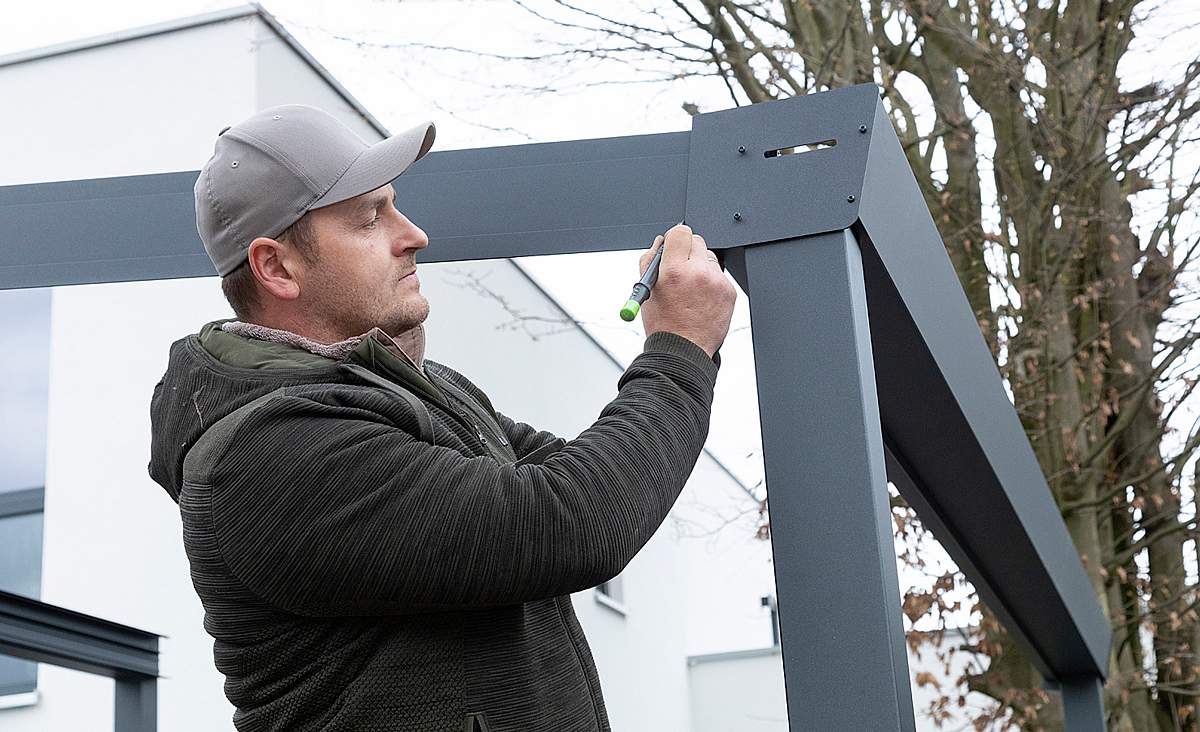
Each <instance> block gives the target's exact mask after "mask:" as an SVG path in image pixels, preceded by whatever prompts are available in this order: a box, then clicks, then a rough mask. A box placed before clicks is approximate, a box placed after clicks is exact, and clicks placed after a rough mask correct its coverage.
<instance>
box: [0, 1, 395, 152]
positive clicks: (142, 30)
mask: <svg viewBox="0 0 1200 732" xmlns="http://www.w3.org/2000/svg"><path fill="white" fill-rule="evenodd" d="M250 16H258V17H259V18H260V19H261V20H262V21H263V22H264V23H266V25H267V27H268V28H270V29H271V30H272V31H273V32H274V33H275V35H277V36H279V37H280V38H281V39H282V40H283V42H284V43H286V44H288V47H290V48H291V49H292V51H293V52H295V54H296V55H297V56H299V57H300V58H301V59H303V60H304V62H305V63H306V64H308V65H309V67H311V68H312V70H313V71H314V72H316V74H317V75H318V76H320V77H321V79H322V80H323V81H324V82H325V83H326V84H328V85H329V87H330V88H331V89H333V91H334V92H335V93H336V94H337V95H338V96H339V97H341V98H342V100H343V101H345V102H346V103H347V104H349V105H350V107H351V108H352V109H353V110H354V111H355V112H357V113H358V114H359V115H360V116H361V117H362V118H363V120H364V121H365V122H366V123H367V124H368V125H370V126H371V127H372V128H373V129H374V130H375V131H376V132H378V133H379V134H380V135H382V136H383V137H391V133H390V132H389V131H388V129H387V128H386V127H384V126H383V123H381V122H380V121H379V120H378V119H376V118H375V116H374V115H372V114H371V113H370V112H368V111H367V108H366V107H364V106H363V105H362V104H361V103H360V102H359V101H358V100H357V99H355V98H354V95H352V94H351V93H350V92H349V91H347V90H346V88H345V87H344V86H342V85H341V83H340V82H339V81H338V80H337V79H335V78H334V77H333V74H331V73H329V71H328V70H327V69H326V68H325V67H324V66H322V65H321V64H320V63H319V62H318V61H317V60H316V58H314V57H313V55H312V54H311V53H309V52H308V49H306V48H305V47H304V46H302V45H300V42H299V41H297V40H296V39H295V37H294V36H292V34H291V33H289V32H288V31H287V29H286V28H284V27H283V24H282V23H280V22H279V20H278V19H276V17H275V16H274V15H271V13H269V12H268V11H267V10H266V9H265V8H263V6H262V5H260V4H258V3H247V4H245V5H238V6H235V7H231V8H225V9H224V10H214V11H212V12H209V13H201V14H199V15H189V16H187V17H183V18H175V19H173V20H167V21H163V22H160V23H151V24H150V25H143V26H138V27H136V28H128V29H125V30H120V31H114V32H112V33H102V34H100V35H96V36H88V37H86V38H79V39H76V40H74V41H66V42H65V43H56V44H54V45H51V46H42V47H41V48H31V49H27V50H24V51H17V52H16V53H10V54H6V55H3V56H0V68H4V67H6V66H16V65H18V64H23V63H28V62H30V61H41V60H44V59H48V58H54V57H55V56H63V55H66V54H68V53H75V52H77V51H88V50H91V49H94V48H103V47H105V46H112V45H115V44H118V43H125V42H126V41H136V40H141V39H144V38H151V37H153V36H159V35H163V34H166V33H174V32H176V31H181V30H190V29H193V28H200V27H203V26H206V25H213V24H215V23H224V22H226V21H230V20H237V19H239V18H247V17H250Z"/></svg>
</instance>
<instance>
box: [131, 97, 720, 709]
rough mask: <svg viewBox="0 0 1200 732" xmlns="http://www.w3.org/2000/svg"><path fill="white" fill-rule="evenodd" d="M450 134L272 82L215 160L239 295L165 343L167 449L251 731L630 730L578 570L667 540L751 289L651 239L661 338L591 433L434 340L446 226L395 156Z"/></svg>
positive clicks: (695, 253)
mask: <svg viewBox="0 0 1200 732" xmlns="http://www.w3.org/2000/svg"><path fill="white" fill-rule="evenodd" d="M433 139H434V128H433V125H431V124H424V125H419V126H418V127H415V128H413V129H410V130H408V131H406V132H403V133H401V134H399V135H396V136H394V137H391V138H389V139H387V140H384V141H382V142H379V143H376V144H375V145H372V146H368V145H366V144H364V143H363V142H362V141H361V140H359V139H358V138H357V137H356V136H355V135H354V134H353V133H352V132H351V131H350V130H348V129H347V128H345V127H344V126H342V125H341V123H339V122H337V121H336V120H335V119H334V118H333V117H331V116H329V115H327V114H325V113H324V112H321V111H319V110H316V109H313V108H310V107H303V106H297V105H288V106H283V107H276V108H274V109H269V110H266V111H265V112H262V113H260V114H257V115H254V116H253V117H251V118H249V119H247V120H246V121H244V122H242V123H240V124H238V125H235V126H233V127H231V128H226V130H223V131H222V134H220V135H219V136H218V138H217V141H216V145H215V148H214V154H213V156H212V158H211V159H210V160H209V161H208V163H207V164H206V165H205V166H204V169H203V170H201V172H200V177H199V179H198V180H197V182H196V220H197V228H198V229H199V231H200V236H201V239H202V240H203V241H204V246H205V249H206V251H207V252H208V254H209V256H210V257H211V258H212V260H213V263H214V265H215V266H216V268H217V271H218V272H219V273H220V274H221V276H222V278H223V280H222V288H223V290H224V291H225V294H226V296H227V297H228V299H229V300H230V303H231V305H232V307H233V309H234V312H235V314H236V315H237V320H218V321H215V322H213V323H209V324H207V325H205V326H204V327H203V328H202V329H201V330H200V332H199V333H198V334H195V335H189V336H187V337H185V338H182V339H181V340H179V341H177V342H176V343H175V344H174V345H173V346H172V347H171V353H170V360H169V364H168V366H167V370H166V374H165V375H164V376H163V379H162V381H160V382H159V384H158V385H157V386H156V387H155V390H154V397H153V401H152V403H151V417H152V431H153V435H152V445H151V451H152V454H151V460H150V466H149V469H150V474H151V475H152V476H153V477H154V479H155V480H156V481H157V482H158V483H160V484H161V485H162V486H163V487H164V488H165V489H166V490H167V492H168V493H169V494H170V495H171V497H172V498H173V499H175V500H176V501H177V502H178V503H179V507H180V511H181V514H182V518H183V541H184V546H185V548H186V550H187V555H188V559H189V561H190V563H191V574H192V581H193V584H194V586H195V588H196V592H197V593H198V595H199V596H200V599H201V601H202V603H203V605H204V610H205V617H204V627H205V629H206V630H207V631H208V632H209V634H211V635H212V636H213V638H214V641H215V642H214V646H213V648H214V658H215V661H216V665H217V668H218V669H219V670H220V671H221V672H222V673H223V674H225V677H226V681H225V693H226V695H227V696H228V697H229V700H230V701H231V702H232V703H233V704H234V706H235V707H236V712H235V714H234V724H235V726H236V727H237V728H238V729H239V730H407V731H413V732H416V731H417V730H421V731H425V730H429V731H431V732H432V731H437V732H441V731H443V730H444V731H446V732H462V731H463V730H466V732H477V731H479V730H488V731H490V732H518V731H519V732H571V731H580V732H583V731H588V732H592V731H597V730H608V729H609V725H608V720H607V716H606V713H605V709H604V701H603V698H602V695H601V692H600V685H599V679H598V678H597V675H596V668H595V665H594V663H593V661H592V656H591V652H590V650H589V648H588V645H587V642H586V640H585V639H584V635H583V631H582V630H581V629H580V626H579V623H578V621H577V620H576V618H575V614H574V612H573V611H572V608H571V601H570V598H569V593H571V592H576V591H579V590H583V589H586V588H588V587H593V586H595V585H598V584H600V583H602V582H604V581H607V580H609V579H611V578H612V577H614V576H616V575H617V574H618V573H619V572H620V571H621V570H622V568H624V567H625V565H626V564H627V563H628V562H629V561H630V559H631V558H632V557H633V556H634V554H635V553H636V552H637V551H638V550H639V549H640V548H641V547H642V545H643V544H645V542H646V541H647V540H648V539H649V538H650V536H651V535H652V534H653V533H654V531H655V529H657V527H658V526H659V524H660V523H661V522H662V521H663V519H664V518H665V516H666V514H667V511H668V510H669V509H670V507H671V505H672V503H673V502H674V501H675V499H676V497H677V496H678V495H679V492H680V490H681V489H682V487H683V484H684V481H685V480H686V479H687V477H688V475H689V474H690V472H691V470H692V468H693V467H694V466H695V461H696V459H697V457H698V455H699V453H700V450H701V449H702V446H703V444H704V440H705V437H706V435H707V432H708V422H709V409H710V406H711V402H712V389H713V384H714V382H715V380H716V373H717V368H718V366H719V358H716V357H715V353H716V350H717V348H719V346H720V345H721V343H722V342H723V340H724V338H725V335H726V333H727V332H728V329H729V321H730V317H731V315H732V310H733V304H734V300H735V297H736V294H735V290H734V288H733V285H732V284H731V283H730V282H729V280H728V278H727V277H725V275H724V273H723V272H722V271H721V269H720V267H719V265H718V264H717V261H716V256H715V255H714V254H712V253H711V252H710V251H709V250H708V249H707V247H706V246H705V243H704V240H703V239H701V238H700V237H698V236H694V235H693V234H692V233H691V231H690V230H689V229H688V228H687V227H685V226H677V227H675V228H673V229H671V230H670V231H669V232H667V234H666V236H665V239H664V237H658V238H657V239H656V240H655V242H654V244H653V245H652V247H651V248H650V250H648V251H646V252H644V253H643V254H642V257H641V269H642V272H645V269H646V267H647V266H648V264H649V262H650V259H651V257H652V255H653V253H654V252H655V251H656V248H657V247H659V246H664V247H665V250H664V251H663V259H662V262H661V265H660V270H659V277H658V283H657V285H656V286H655V288H654V292H653V296H652V297H651V298H650V299H649V300H648V301H647V302H646V303H645V305H644V307H643V308H642V311H641V313H642V319H643V323H644V325H645V328H646V332H647V333H648V334H649V335H648V337H647V338H646V342H645V347H644V352H643V353H642V354H641V355H639V356H638V357H637V358H636V359H634V361H633V362H632V363H631V364H630V366H629V368H628V369H626V371H625V373H624V374H622V376H621V377H620V379H619V381H618V382H617V386H618V394H617V396H616V398H615V399H613V401H612V402H610V403H609V404H608V405H607V406H605V407H604V409H603V410H602V411H601V413H600V417H599V419H598V420H597V421H596V422H595V424H593V425H592V426H591V427H589V428H588V429H586V430H584V431H583V432H582V433H581V434H580V435H579V437H578V438H576V439H575V440H572V441H571V442H565V441H564V440H562V439H559V438H556V437H555V436H554V435H552V434H550V433H548V432H541V431H537V430H535V429H533V428H532V427H530V426H528V425H526V424H522V423H520V422H515V421H513V420H511V419H509V418H508V417H507V416H505V415H503V414H501V413H498V412H496V411H495V410H494V409H493V408H492V404H491V402H490V401H489V400H488V397H487V396H486V395H485V394H484V393H483V392H482V391H480V390H479V389H478V388H477V387H476V386H475V385H474V384H472V383H471V382H470V381H469V380H468V379H467V378H466V377H464V376H462V375H461V374H459V373H458V372H456V371H454V370H453V369H451V368H449V367H447V366H444V365H442V364H438V363H436V362H434V361H432V360H429V359H426V358H425V357H424V330H423V325H422V322H423V321H424V320H425V318H426V316H427V315H428V313H429V303H428V301H426V299H425V298H424V296H423V295H422V294H421V291H420V283H419V280H418V278H417V274H416V255H417V252H418V251H419V250H421V249H423V248H425V246H427V245H428V243H429V242H428V239H427V237H426V236H425V233H424V232H423V231H421V229H420V228H418V227H417V226H416V225H415V224H414V223H413V222H411V221H409V220H408V219H407V218H406V217H405V216H404V215H403V214H402V213H401V212H400V210H399V209H398V208H397V203H398V204H399V205H400V207H401V208H402V207H403V201H399V202H397V201H394V195H395V191H394V189H393V188H392V186H391V181H392V180H393V179H395V178H396V177H397V176H399V175H400V174H401V173H403V172H404V171H405V170H406V169H407V168H408V166H409V165H411V164H412V163H413V162H415V161H416V160H418V159H419V158H420V157H421V156H423V155H424V154H425V153H426V152H427V151H428V150H429V148H430V147H431V146H432V144H433ZM463 203H464V205H470V202H469V201H465V202H463ZM532 366H534V367H536V364H533V365H532Z"/></svg>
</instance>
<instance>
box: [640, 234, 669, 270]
mask: <svg viewBox="0 0 1200 732" xmlns="http://www.w3.org/2000/svg"><path fill="white" fill-rule="evenodd" d="M662 243H663V236H662V234H659V235H658V236H656V237H654V243H653V244H651V245H650V248H649V249H648V250H646V251H645V252H642V257H641V259H639V260H638V267H639V272H638V276H639V277H641V276H643V275H645V274H646V270H648V269H650V260H652V259H654V253H655V252H657V251H658V248H659V247H660V246H662Z"/></svg>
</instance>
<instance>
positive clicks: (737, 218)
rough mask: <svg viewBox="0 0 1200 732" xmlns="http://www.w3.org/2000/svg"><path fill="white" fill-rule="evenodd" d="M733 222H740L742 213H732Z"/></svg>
mask: <svg viewBox="0 0 1200 732" xmlns="http://www.w3.org/2000/svg"><path fill="white" fill-rule="evenodd" d="M733 220H734V221H741V220H742V212H741V211H734V212H733Z"/></svg>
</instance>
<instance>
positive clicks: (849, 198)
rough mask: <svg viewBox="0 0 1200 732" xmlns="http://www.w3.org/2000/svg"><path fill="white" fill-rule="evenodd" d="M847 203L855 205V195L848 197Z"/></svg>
mask: <svg viewBox="0 0 1200 732" xmlns="http://www.w3.org/2000/svg"><path fill="white" fill-rule="evenodd" d="M846 203H854V194H853V193H851V194H850V195H849V196H846Z"/></svg>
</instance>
